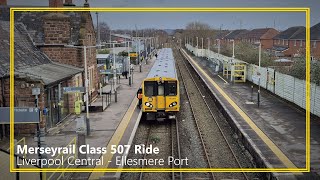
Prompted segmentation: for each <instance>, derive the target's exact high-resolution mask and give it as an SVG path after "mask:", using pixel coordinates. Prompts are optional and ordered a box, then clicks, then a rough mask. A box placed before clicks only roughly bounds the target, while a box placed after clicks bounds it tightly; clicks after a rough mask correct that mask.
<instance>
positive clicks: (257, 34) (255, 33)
mask: <svg viewBox="0 0 320 180" xmlns="http://www.w3.org/2000/svg"><path fill="white" fill-rule="evenodd" d="M271 31H274V32H277V30H275V29H273V28H260V29H253V30H251V31H249V32H247V33H245V34H243V35H242V36H241V37H242V38H248V39H249V38H254V39H264V38H268V37H266V36H267V35H268V32H271ZM270 38H273V37H270Z"/></svg>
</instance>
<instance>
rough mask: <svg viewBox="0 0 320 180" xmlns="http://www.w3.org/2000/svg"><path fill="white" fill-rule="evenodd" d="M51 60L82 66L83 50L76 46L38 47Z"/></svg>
mask: <svg viewBox="0 0 320 180" xmlns="http://www.w3.org/2000/svg"><path fill="white" fill-rule="evenodd" d="M40 49H41V51H42V52H44V53H45V54H46V55H47V56H48V57H49V58H50V59H51V60H52V61H54V62H58V63H61V64H67V65H71V66H76V67H79V68H83V67H84V63H83V50H82V49H78V48H68V47H62V46H60V47H54V46H45V47H41V48H40Z"/></svg>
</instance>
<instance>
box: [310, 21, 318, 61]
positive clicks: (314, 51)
mask: <svg viewBox="0 0 320 180" xmlns="http://www.w3.org/2000/svg"><path fill="white" fill-rule="evenodd" d="M310 39H311V42H310V43H311V44H310V48H311V49H310V53H311V58H312V59H314V60H320V23H318V24H316V25H314V26H312V27H311V28H310Z"/></svg>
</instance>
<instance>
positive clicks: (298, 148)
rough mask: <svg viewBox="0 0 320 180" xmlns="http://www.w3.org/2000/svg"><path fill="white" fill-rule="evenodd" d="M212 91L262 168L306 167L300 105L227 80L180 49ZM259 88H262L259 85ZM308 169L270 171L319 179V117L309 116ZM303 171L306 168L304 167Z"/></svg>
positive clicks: (288, 176)
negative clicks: (258, 93)
mask: <svg viewBox="0 0 320 180" xmlns="http://www.w3.org/2000/svg"><path fill="white" fill-rule="evenodd" d="M183 52H184V54H185V55H186V57H187V58H188V60H189V62H190V63H191V64H192V66H193V67H194V68H195V69H196V71H197V72H198V74H199V76H200V77H201V78H202V79H203V80H204V82H205V83H206V84H207V86H208V88H209V89H210V90H211V92H212V93H213V94H214V96H215V98H216V100H217V105H218V106H220V107H219V108H220V109H222V112H223V113H224V114H225V115H226V117H227V119H228V121H229V124H231V126H233V129H234V130H235V132H236V133H237V135H238V137H239V139H240V140H241V141H242V143H243V144H244V145H245V146H246V148H247V149H248V150H249V152H250V153H251V155H253V157H254V159H255V160H256V161H257V165H258V166H259V167H262V168H291V169H295V168H301V169H305V168H306V115H305V111H304V110H303V109H300V108H299V107H297V106H295V105H294V104H292V103H289V102H286V101H285V100H283V99H281V98H280V97H277V96H276V95H273V94H271V93H269V92H267V91H264V90H262V92H261V94H260V95H261V96H260V99H261V101H260V107H258V105H257V91H258V89H257V87H254V91H253V92H254V93H253V94H252V93H251V92H252V89H251V86H252V84H251V83H248V82H247V83H230V82H228V81H227V80H226V79H224V78H223V77H222V75H219V74H216V73H215V72H214V70H213V69H211V68H210V66H208V65H207V64H206V62H205V61H207V60H206V59H203V58H199V57H195V56H193V55H191V54H190V53H188V52H187V50H183ZM261 89H262V88H261ZM310 126H311V173H294V174H293V173H271V175H272V176H273V177H275V178H278V179H319V174H316V173H319V170H320V164H319V163H318V162H320V139H319V138H317V136H319V133H320V118H319V117H313V118H312V119H311V123H310ZM305 171H306V170H305Z"/></svg>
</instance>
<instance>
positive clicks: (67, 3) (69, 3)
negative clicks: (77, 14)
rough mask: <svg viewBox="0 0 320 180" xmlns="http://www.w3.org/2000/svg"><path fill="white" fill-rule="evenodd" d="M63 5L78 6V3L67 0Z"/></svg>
mask: <svg viewBox="0 0 320 180" xmlns="http://www.w3.org/2000/svg"><path fill="white" fill-rule="evenodd" d="M63 6H76V5H75V4H73V2H72V0H65V2H64V4H63Z"/></svg>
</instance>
